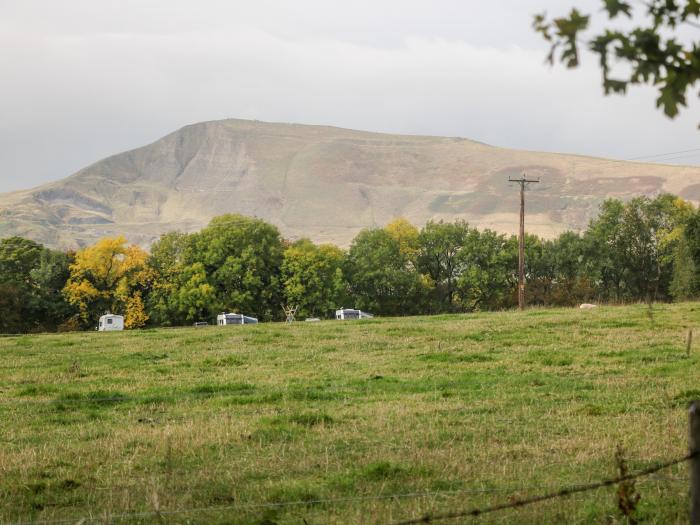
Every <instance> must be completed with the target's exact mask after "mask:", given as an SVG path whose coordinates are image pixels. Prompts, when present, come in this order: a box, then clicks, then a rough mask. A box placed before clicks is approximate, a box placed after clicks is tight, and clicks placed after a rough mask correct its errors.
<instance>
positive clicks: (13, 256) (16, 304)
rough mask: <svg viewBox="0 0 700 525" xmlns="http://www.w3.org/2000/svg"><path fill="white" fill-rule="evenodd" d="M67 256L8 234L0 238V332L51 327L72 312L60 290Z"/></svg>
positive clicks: (67, 262) (55, 325) (64, 276)
mask: <svg viewBox="0 0 700 525" xmlns="http://www.w3.org/2000/svg"><path fill="white" fill-rule="evenodd" d="M69 263H70V257H69V255H67V254H63V253H61V252H57V251H54V250H50V249H48V248H45V247H43V246H42V245H40V244H38V243H36V242H34V241H30V240H29V239H23V238H21V237H10V238H7V239H2V240H0V331H2V332H26V331H30V330H31V331H37V330H51V329H55V328H56V327H57V326H58V325H59V324H60V323H61V322H62V321H64V320H65V319H66V318H68V317H70V315H71V314H72V313H73V311H72V309H71V307H70V305H68V304H67V302H66V301H65V300H64V298H63V296H62V294H61V292H60V291H61V289H62V288H63V285H64V283H65V280H66V278H67V274H68V264H69Z"/></svg>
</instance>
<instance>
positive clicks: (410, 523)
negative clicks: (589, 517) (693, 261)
mask: <svg viewBox="0 0 700 525" xmlns="http://www.w3.org/2000/svg"><path fill="white" fill-rule="evenodd" d="M698 454H700V453H699V452H693V453H691V454H688V455H687V456H684V457H682V458H678V459H674V460H671V461H666V462H664V463H658V464H656V465H652V466H650V467H647V468H645V469H642V470H639V471H637V472H635V473H633V474H628V475H626V476H618V477H616V478H610V479H605V480H602V481H598V482H596V483H588V484H585V485H572V486H570V487H564V488H562V489H559V490H558V491H556V492H551V493H549V494H542V495H540V496H533V497H530V498H520V499H514V500H512V501H510V502H509V503H499V504H498V505H492V506H490V507H481V508H473V509H470V510H465V511H456V512H445V513H442V514H425V515H423V516H421V517H420V518H413V519H408V520H403V521H397V522H394V523H393V524H392V525H420V524H421V523H431V522H434V521H444V520H450V519H456V518H468V517H478V516H481V515H483V514H490V513H492V512H498V511H502V510H507V509H515V508H518V507H525V506H527V505H532V504H533V503H540V502H542V501H547V500H552V499H558V498H563V497H566V496H570V495H572V494H576V493H579V492H588V491H592V490H597V489H600V488H603V487H609V486H612V485H617V484H618V483H622V482H624V481H630V480H633V479H637V478H641V477H644V476H649V475H651V474H654V473H656V472H658V471H660V470H663V469H666V468H669V467H672V466H674V465H678V464H680V463H685V462H686V461H690V460H691V459H694V458H695V457H697V456H698Z"/></svg>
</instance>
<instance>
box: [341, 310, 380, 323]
mask: <svg viewBox="0 0 700 525" xmlns="http://www.w3.org/2000/svg"><path fill="white" fill-rule="evenodd" d="M373 317H374V316H373V315H372V314H370V313H367V312H363V311H362V310H355V309H354V308H341V309H340V310H336V311H335V318H336V319H340V320H343V321H344V320H346V319H372V318H373Z"/></svg>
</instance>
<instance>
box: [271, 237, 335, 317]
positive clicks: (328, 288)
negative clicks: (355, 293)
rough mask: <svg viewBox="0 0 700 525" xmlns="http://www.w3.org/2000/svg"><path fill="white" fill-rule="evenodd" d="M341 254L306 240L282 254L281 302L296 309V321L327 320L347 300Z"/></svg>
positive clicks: (327, 245)
mask: <svg viewBox="0 0 700 525" xmlns="http://www.w3.org/2000/svg"><path fill="white" fill-rule="evenodd" d="M344 260H345V254H344V253H343V251H342V250H341V249H340V248H337V247H336V246H333V245H330V244H322V245H320V246H317V245H315V244H314V243H312V242H311V241H310V240H308V239H301V240H299V241H297V242H295V243H293V244H291V245H290V246H289V247H287V249H286V250H285V251H284V261H283V262H282V268H281V274H282V276H281V279H282V286H283V289H284V298H285V302H286V304H288V305H294V306H297V307H298V308H299V310H298V312H297V313H298V315H299V316H300V317H308V316H324V317H325V316H328V315H329V314H330V312H331V311H332V310H335V309H336V308H338V307H340V306H342V305H343V304H344V303H345V301H346V300H347V291H346V284H345V279H344V276H343V269H342V268H343V264H344Z"/></svg>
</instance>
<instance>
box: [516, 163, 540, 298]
mask: <svg viewBox="0 0 700 525" xmlns="http://www.w3.org/2000/svg"><path fill="white" fill-rule="evenodd" d="M508 181H509V182H517V183H518V184H520V234H519V235H518V308H520V309H521V310H524V309H525V186H526V185H527V184H530V183H537V182H540V181H539V179H538V180H534V179H528V178H526V177H525V174H524V173H523V175H522V177H521V178H519V179H513V178H511V177H509V178H508Z"/></svg>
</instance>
